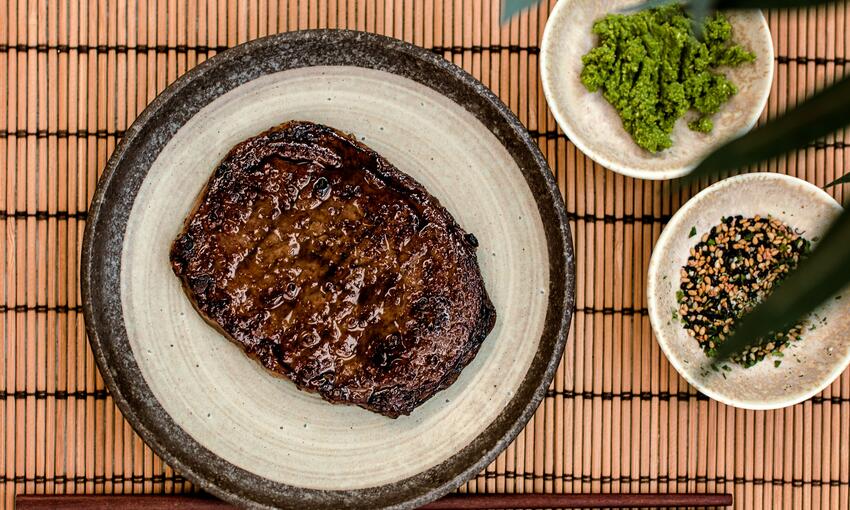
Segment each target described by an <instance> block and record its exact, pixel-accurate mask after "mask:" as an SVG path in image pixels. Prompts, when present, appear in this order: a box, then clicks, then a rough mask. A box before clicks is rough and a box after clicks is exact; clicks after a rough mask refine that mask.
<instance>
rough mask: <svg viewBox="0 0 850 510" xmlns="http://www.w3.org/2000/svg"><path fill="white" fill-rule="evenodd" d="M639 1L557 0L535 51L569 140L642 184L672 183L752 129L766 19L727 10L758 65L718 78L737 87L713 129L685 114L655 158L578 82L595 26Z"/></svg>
mask: <svg viewBox="0 0 850 510" xmlns="http://www.w3.org/2000/svg"><path fill="white" fill-rule="evenodd" d="M638 3H640V2H639V1H638V0H560V1H559V2H558V3H557V4H556V5H555V8H554V9H552V13H551V14H550V15H549V21H547V22H546V29H545V31H544V33H543V41H542V43H541V45H540V77H541V81H542V82H543V92H544V94H545V95H546V101H547V102H548V103H549V108H550V109H551V110H552V114H553V115H554V116H555V120H556V121H557V122H558V125H559V126H560V127H561V129H563V130H564V133H566V135H567V136H568V137H569V139H570V140H571V141H572V142H573V143H575V144H576V147H578V148H579V149H580V150H581V151H582V152H584V153H585V154H587V155H588V156H589V157H590V158H591V159H593V160H594V161H596V162H597V163H599V164H600V165H603V166H605V167H606V168H609V169H611V170H613V171H615V172H618V173H621V174H623V175H628V176H630V177H636V178H639V179H672V178H674V177H680V176H682V175H684V174H686V173H688V171H690V170H691V169H693V168H694V166H696V164H697V163H698V162H699V161H700V160H701V159H702V158H704V157H705V156H706V155H707V154H708V153H709V152H711V150H712V149H715V148H716V147H717V146H718V145H720V144H722V143H723V142H726V141H728V140H729V139H730V138H734V137H735V136H739V135H742V134H744V133H746V132H747V131H749V130H750V129H752V127H753V126H754V125H755V123H756V121H757V120H758V118H759V115H761V112H762V110H763V109H764V105H765V104H767V96H768V94H769V93H770V86H771V83H772V82H773V64H774V63H773V41H772V40H771V37H770V29H769V28H768V25H767V20H765V18H764V15H763V14H762V13H761V11H757V10H751V11H747V10H740V11H729V12H724V14H725V15H726V16H727V18H728V19H729V22H730V23H731V24H732V38H733V40H734V41H735V42H737V43H739V44H740V45H742V46H743V47H744V48H746V49H748V50H750V51H751V52H753V53H754V54H755V55H756V61H755V62H753V63H751V64H743V65H741V66H739V67H735V68H731V69H722V71H723V72H725V73H726V75H727V76H728V77H729V79H730V80H732V82H733V83H735V85H736V86H737V87H738V93H737V94H736V95H735V96H733V97H732V98H731V99H730V100H729V101H728V102H727V103H726V104H724V105H723V106H722V107H721V109H720V111H719V112H717V114H715V115H714V116H713V117H712V119H713V120H714V130H713V131H712V132H711V133H709V134H705V133H697V132H696V131H691V130H690V129H689V128H688V125H687V124H688V122H687V119H689V118H691V117H690V115H694V112H689V113H688V114H687V115H685V117H684V118H682V119H679V121H678V122H677V123H676V126H675V127H674V128H673V132H672V133H671V135H670V136H671V137H672V139H673V146H672V147H670V148H669V149H666V150H663V151H659V152H657V153H655V154H653V153H651V152H649V151H647V150H644V149H643V148H641V147H639V146H638V145H637V144H636V143H635V142H634V140H632V137H631V135H629V134H628V133H627V132H626V130H625V129H623V123H622V121H621V120H620V116H619V114H618V113H617V111H616V110H615V109H614V107H613V106H611V105H610V104H609V103H608V102H607V101H606V100H605V98H604V97H602V93H601V92H598V91H597V92H589V91H588V90H587V89H586V88H585V86H584V84H582V82H581V78H580V75H581V70H582V63H581V57H582V56H583V55H585V54H586V53H587V52H588V51H590V50H591V49H593V48H594V47H595V46H596V45H597V42H598V41H597V36H596V35H595V34H594V33H593V32H592V29H593V23H594V22H595V21H596V20H598V19H600V18H604V17H605V16H606V15H608V14H611V13H615V12H618V11H621V10H623V9H626V8H628V7H633V6H635V5H636V4H638Z"/></svg>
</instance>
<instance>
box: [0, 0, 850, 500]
mask: <svg viewBox="0 0 850 510" xmlns="http://www.w3.org/2000/svg"><path fill="white" fill-rule="evenodd" d="M554 1H555V0H549V1H548V3H547V4H544V5H543V6H542V7H541V8H539V9H538V8H535V9H532V10H531V11H528V12H526V13H523V14H522V15H520V16H518V17H515V18H514V19H513V20H511V22H510V23H508V24H506V25H500V24H499V8H498V3H497V2H496V1H492V2H491V1H490V0H447V1H438V0H433V1H432V0H396V1H393V0H381V1H378V0H362V1H354V0H351V1H346V0H293V1H290V2H287V1H285V0H282V1H280V2H275V1H267V0H229V1H228V0H185V1H178V0H136V1H130V2H124V1H121V0H115V1H112V0H67V1H52V0H51V1H48V0H4V1H3V2H2V3H0V225H2V228H3V232H4V235H2V236H0V253H2V267H3V270H2V282H0V309H1V310H2V320H0V336H2V338H3V339H4V342H3V347H2V349H3V364H2V368H0V477H2V483H0V501H2V502H3V503H2V504H4V505H5V507H9V508H11V505H12V501H13V499H14V495H15V493H30V494H41V493H46V494H51V493H76V494H81V493H182V492H191V491H193V490H194V489H193V487H192V486H191V484H189V483H188V482H187V481H186V480H184V479H183V478H182V477H181V476H180V475H179V474H178V473H175V472H174V471H173V470H172V469H170V468H169V467H168V466H166V465H165V464H164V463H163V462H162V461H161V460H160V459H159V458H158V457H157V456H156V455H154V454H153V452H152V451H151V450H150V449H149V448H148V447H146V446H145V445H144V444H143V443H142V442H141V440H140V439H139V438H138V437H137V436H136V435H135V434H134V433H133V431H132V429H131V428H130V427H129V425H128V424H127V423H126V422H125V421H124V420H123V419H122V417H121V414H120V412H118V410H117V409H116V408H115V405H114V404H113V402H112V400H111V398H110V396H109V394H108V392H107V391H106V390H105V387H104V384H103V381H102V380H101V378H100V376H99V375H98V373H97V369H96V367H95V364H94V360H93V358H92V354H91V351H90V349H89V347H88V343H87V341H86V338H85V332H84V327H83V319H82V315H81V310H80V296H79V286H78V276H77V275H78V259H79V246H80V242H81V239H82V233H83V229H84V227H85V221H86V208H87V204H88V202H89V199H90V198H91V196H92V194H93V192H94V187H95V183H96V180H97V177H98V175H99V173H100V172H101V171H102V169H103V168H104V166H105V164H106V161H107V159H108V157H109V154H110V153H111V152H112V150H113V149H114V147H115V144H116V143H117V142H118V141H119V140H120V138H121V136H122V134H123V132H124V130H125V129H126V128H127V127H128V126H129V125H130V123H131V122H132V121H133V119H134V118H135V117H136V116H137V115H138V113H139V112H140V111H141V110H142V109H143V108H144V106H145V105H146V104H147V103H148V102H150V101H151V100H152V99H153V98H154V97H155V96H156V94H157V93H158V92H160V91H161V90H163V88H164V87H165V86H167V85H168V83H170V82H172V81H173V80H174V79H176V78H177V77H178V76H179V75H180V74H182V73H183V72H185V71H186V70H187V69H189V68H191V67H193V66H195V65H197V64H198V63H200V62H202V61H203V60H205V59H207V58H209V57H210V56H212V55H214V54H215V53H217V52H219V51H222V50H223V49H225V48H227V47H230V46H233V45H236V44H239V43H241V42H244V41H247V40H249V39H252V38H255V37H260V36H263V35H267V34H271V33H276V32H280V31H286V30H297V29H303V28H320V27H331V28H337V27H338V28H350V29H357V30H368V31H374V32H379V33H383V34H386V35H390V36H393V37H397V38H400V39H404V40H407V41H410V42H413V43H414V44H417V45H421V46H424V47H426V48H430V49H432V50H433V51H434V52H436V53H438V54H440V55H443V56H445V57H446V58H447V59H450V60H451V61H452V62H454V63H456V64H458V65H460V66H462V67H463V68H464V69H466V70H467V71H469V72H471V73H472V74H473V75H474V76H476V77H477V78H479V79H480V80H481V81H482V82H483V83H484V84H485V85H487V86H488V87H490V88H491V89H493V90H494V91H495V92H496V93H497V94H498V95H499V96H500V97H501V98H502V99H503V100H504V101H505V102H506V103H507V104H508V105H509V106H510V107H511V108H512V109H513V110H514V111H515V112H516V114H517V115H518V116H519V118H520V120H522V122H523V123H524V124H525V125H526V126H527V127H528V129H529V130H530V131H531V133H532V134H533V135H534V136H535V137H536V138H537V139H538V140H539V142H540V146H541V148H542V149H543V151H544V153H545V154H546V156H547V158H548V159H549V163H550V165H551V167H552V170H553V171H554V172H555V175H556V177H557V180H558V182H559V184H560V186H561V189H562V190H563V193H564V197H565V200H566V204H567V210H568V212H569V215H570V223H571V227H572V228H573V234H574V240H575V245H576V254H577V270H578V278H577V284H578V293H577V295H578V297H577V313H576V315H575V321H574V324H573V330H572V334H571V337H570V341H569V344H568V347H567V351H566V353H565V356H564V362H563V364H562V366H561V368H560V369H559V370H558V373H557V376H556V378H555V381H554V382H553V384H552V387H551V389H550V392H549V395H548V396H547V398H546V399H545V401H544V403H543V404H542V405H541V406H540V409H539V410H538V412H537V414H536V416H535V417H534V419H533V420H532V421H531V422H530V423H529V425H528V427H527V428H526V429H525V431H524V432H522V433H521V434H520V436H519V437H518V438H517V440H516V441H515V442H514V444H513V445H511V446H510V447H509V448H508V449H507V450H506V451H505V452H504V453H503V454H502V455H500V456H499V458H498V459H497V460H496V461H495V462H494V463H493V464H492V465H491V466H489V467H488V468H487V469H486V470H485V471H484V472H482V473H481V474H479V475H478V476H477V477H476V478H475V479H473V480H472V481H470V482H469V483H468V484H467V485H466V486H465V487H463V488H462V489H461V490H462V491H466V492H532V491H534V492H618V491H622V492H626V491H632V492H636V491H671V492H672V491H711V492H715V491H716V492H725V491H728V492H732V493H733V494H734V496H735V501H736V505H735V507H736V508H744V509H756V508H787V509H791V508H794V509H798V508H802V509H820V508H830V509H846V508H850V373H847V372H845V373H844V374H843V375H842V376H841V378H840V379H839V380H838V381H836V382H835V383H834V384H833V385H832V386H830V387H829V388H828V389H826V390H825V391H824V392H823V393H822V394H820V395H818V396H817V397H815V398H813V399H811V400H809V401H807V402H805V403H803V404H800V405H797V406H794V407H792V408H789V409H785V410H781V411H772V412H751V411H742V410H736V409H733V408H729V407H726V406H723V405H720V404H717V403H715V402H712V401H709V400H707V399H706V398H704V397H703V396H701V395H698V394H697V393H696V392H695V391H694V390H693V389H692V388H690V387H689V386H688V385H687V384H686V383H685V381H684V380H683V379H682V378H680V377H679V376H678V375H677V374H676V372H675V371H674V370H673V369H672V368H671V367H670V365H669V364H668V363H667V361H666V360H665V358H664V356H663V355H662V354H661V352H660V350H659V348H658V346H657V345H656V343H655V341H654V339H653V338H652V334H651V331H650V326H649V319H648V317H647V314H646V302H645V297H644V288H645V283H646V282H645V280H646V268H647V265H648V263H649V255H650V252H651V250H652V246H653V244H654V242H655V240H656V239H657V237H658V235H659V233H660V231H661V228H662V227H663V225H664V223H665V221H667V220H668V219H669V217H670V215H671V214H672V213H673V212H675V210H676V209H677V208H678V207H679V206H680V205H681V204H682V203H683V202H684V201H685V200H687V198H688V197H689V196H691V195H692V194H693V193H694V192H695V191H697V190H698V189H700V188H701V187H704V185H705V184H707V183H701V185H700V186H696V185H694V186H691V187H690V188H689V189H685V190H679V191H676V192H673V193H671V192H670V184H669V183H653V182H644V181H635V180H632V179H628V178H624V177H621V176H619V175H616V174H614V173H611V172H610V171H607V170H605V169H604V168H602V167H600V166H598V165H596V164H594V163H593V162H592V161H590V160H589V159H587V158H586V157H585V156H583V155H582V154H581V152H579V151H577V150H576V149H575V147H574V146H573V145H572V144H571V143H570V142H569V140H567V139H566V137H565V136H564V135H563V133H561V132H560V131H559V130H558V129H557V126H556V124H555V122H554V119H553V118H552V117H551V115H550V114H549V113H548V110H547V107H546V102H545V99H544V97H543V93H542V89H541V85H540V80H539V73H538V57H539V42H540V38H541V36H542V32H543V27H544V26H545V23H546V16H547V13H548V11H549V9H550V8H551V6H552V5H554ZM768 19H769V22H770V26H771V30H772V32H773V37H774V43H775V46H776V54H777V61H776V75H775V82H774V86H773V91H772V94H771V97H770V101H769V104H768V107H767V109H766V111H765V112H764V114H763V116H762V121H764V120H765V119H767V118H769V117H773V116H775V115H777V114H778V113H779V112H781V111H782V110H783V109H785V108H786V107H788V106H793V105H795V104H797V103H798V102H799V101H801V100H802V99H803V98H804V97H805V96H806V95H807V94H808V93H810V92H811V91H813V90H815V89H816V88H818V87H822V86H823V85H824V84H826V83H829V82H830V81H832V80H834V79H835V78H836V77H840V76H842V75H844V74H845V73H846V72H847V70H848V61H847V58H848V51H850V32H848V31H847V28H848V25H850V9H848V6H847V4H846V3H845V2H836V3H832V4H828V5H825V6H821V7H817V8H812V9H809V10H799V11H798V10H791V11H782V12H769V13H768ZM847 143H848V137H847V132H846V131H845V132H842V133H839V134H838V135H837V136H833V137H829V138H828V139H826V140H825V141H823V142H820V143H818V144H815V145H813V146H811V147H809V148H807V149H806V150H803V151H800V152H798V153H795V154H792V155H789V156H788V157H785V158H781V159H779V160H777V161H773V162H770V163H768V164H764V165H762V166H761V167H760V169H761V170H767V171H772V172H779V173H786V174H791V175H797V176H799V177H803V178H805V179H807V180H809V181H811V182H814V183H816V184H819V185H822V184H824V183H826V182H828V181H830V180H831V179H832V178H833V177H834V176H837V175H841V174H843V173H844V172H845V171H847V170H848V169H850V150H848V149H847ZM830 191H831V192H833V193H836V198H838V199H839V200H841V199H843V198H844V197H843V190H841V189H837V190H836V189H833V190H830Z"/></svg>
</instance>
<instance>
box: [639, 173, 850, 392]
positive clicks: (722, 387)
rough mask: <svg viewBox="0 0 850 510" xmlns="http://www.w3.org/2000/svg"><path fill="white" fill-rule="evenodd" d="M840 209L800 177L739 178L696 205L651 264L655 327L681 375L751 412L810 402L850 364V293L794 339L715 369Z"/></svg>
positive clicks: (677, 221)
mask: <svg viewBox="0 0 850 510" xmlns="http://www.w3.org/2000/svg"><path fill="white" fill-rule="evenodd" d="M840 212H841V206H840V205H839V204H838V203H837V202H836V201H835V200H834V199H833V198H832V197H831V196H830V195H829V194H827V193H826V192H824V191H823V190H821V189H820V188H818V187H817V186H814V185H813V184H810V183H808V182H806V181H803V180H801V179H797V178H794V177H789V176H786V175H780V174H769V173H755V174H746V175H739V176H735V177H731V178H728V179H725V180H723V181H720V182H718V183H716V184H714V185H712V186H710V187H708V188H707V189H705V190H703V191H702V192H700V193H699V194H697V195H696V196H694V197H693V198H692V199H691V200H690V201H688V202H687V203H686V204H685V205H684V206H683V207H682V208H681V209H679V211H678V212H677V213H676V214H675V215H674V216H673V218H672V219H671V220H670V223H668V224H667V226H666V227H665V228H664V231H663V232H662V233H661V236H660V238H659V240H658V243H657V244H656V246H655V249H654V250H653V253H652V257H651V260H650V263H649V275H648V280H647V281H648V284H647V301H648V308H649V316H650V321H651V323H652V329H653V332H654V333H655V336H656V338H657V340H658V343H659V346H660V347H661V350H662V351H663V352H664V354H665V355H666V356H667V359H668V360H669V361H670V363H671V364H672V365H673V367H674V368H675V369H676V370H677V371H678V372H679V373H680V374H681V375H682V377H684V378H685V379H686V380H687V381H688V382H689V383H690V384H691V385H693V386H694V387H695V388H696V389H697V390H699V391H700V392H702V393H703V394H705V395H707V396H709V397H711V398H713V399H715V400H718V401H720V402H722V403H725V404H728V405H732V406H735V407H741V408H746V409H778V408H782V407H786V406H789V405H793V404H796V403H798V402H801V401H803V400H806V399H808V398H810V397H812V396H814V395H815V394H817V393H819V392H820V391H822V390H823V389H824V388H826V387H827V386H828V385H829V384H830V383H832V382H833V381H834V380H835V379H836V378H837V377H838V376H839V375H840V374H841V372H843V370H844V369H845V368H846V367H847V365H848V364H849V363H850V342H848V340H850V338H848V334H850V333H848V332H850V290H848V291H846V293H847V296H846V299H843V298H844V297H845V296H844V292H842V293H839V294H838V295H836V296H835V297H834V299H832V300H830V301H829V302H828V303H826V304H825V305H823V306H821V307H820V308H819V309H818V310H817V311H816V312H815V313H813V314H812V315H811V316H810V317H809V318H808V319H806V320H804V321H801V322H800V323H798V324H797V325H795V326H794V327H792V328H790V329H789V330H788V331H785V332H780V333H777V334H775V335H774V336H772V337H771V338H768V339H764V340H763V341H762V343H761V344H760V345H758V346H754V347H753V348H752V349H751V350H749V351H747V352H745V353H743V354H742V355H739V356H738V357H737V358H735V359H733V360H730V361H728V362H726V363H724V364H723V365H721V368H719V369H718V368H712V363H711V362H712V358H711V357H710V356H711V355H712V354H713V350H714V348H715V347H716V346H717V344H718V343H719V342H722V341H723V340H724V339H725V338H726V336H727V335H728V334H729V327H730V326H731V324H732V323H733V322H734V319H735V318H736V316H737V315H740V314H741V313H743V311H744V310H746V309H749V308H751V307H752V306H754V305H755V304H756V303H757V302H759V301H760V300H761V299H762V298H763V297H764V296H766V295H768V294H769V293H770V290H771V289H772V288H773V286H774V285H776V284H778V283H779V282H780V281H781V280H782V279H783V278H784V277H785V275H787V274H788V272H790V271H791V270H793V268H794V267H795V266H796V264H797V262H798V261H799V260H802V259H803V258H805V256H806V255H807V253H808V251H809V250H810V248H814V247H815V246H816V245H817V241H818V239H819V236H821V235H823V233H824V232H825V230H826V229H827V227H828V226H829V224H830V222H831V221H832V220H833V219H834V218H836V217H837V216H838V214H840Z"/></svg>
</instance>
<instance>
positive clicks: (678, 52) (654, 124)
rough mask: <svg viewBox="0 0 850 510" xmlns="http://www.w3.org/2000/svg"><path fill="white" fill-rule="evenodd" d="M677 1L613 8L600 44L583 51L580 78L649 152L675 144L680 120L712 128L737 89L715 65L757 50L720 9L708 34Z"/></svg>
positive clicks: (600, 29) (601, 26)
mask: <svg viewBox="0 0 850 510" xmlns="http://www.w3.org/2000/svg"><path fill="white" fill-rule="evenodd" d="M693 25H694V23H693V22H692V21H691V19H690V18H689V17H688V16H687V15H686V14H685V12H684V9H682V8H681V7H680V6H679V5H675V4H674V5H668V6H666V7H660V8H657V9H648V10H645V11H640V12H636V13H634V14H609V15H608V16H606V17H604V18H602V19H600V20H598V21H597V22H596V23H594V24H593V33H594V34H596V35H597V36H598V37H599V45H598V46H597V47H595V48H593V49H592V50H590V51H589V52H587V54H585V55H584V56H583V57H582V59H581V60H582V63H583V64H584V67H583V69H582V71H581V82H582V83H583V84H584V86H585V87H587V90H589V91H591V92H596V91H600V92H601V93H602V95H603V97H605V99H606V100H607V101H608V102H609V103H611V105H612V106H614V108H616V110H617V113H618V114H619V115H620V118H621V119H622V120H623V128H624V129H625V130H626V131H627V132H628V133H629V134H631V135H632V138H633V139H634V141H635V143H637V144H638V145H639V146H641V147H643V148H644V149H646V150H648V151H649V152H658V151H660V150H664V149H667V148H669V147H670V146H671V145H672V144H673V141H672V139H671V138H670V133H671V132H672V131H673V126H674V125H675V123H676V121H677V120H679V119H680V118H681V117H682V116H684V115H685V113H687V112H688V111H689V110H695V111H696V112H698V114H699V117H697V118H696V119H694V120H692V121H691V122H689V123H688V127H689V128H690V129H692V130H694V131H699V132H702V133H710V132H711V130H712V128H713V127H714V124H713V123H712V121H711V116H712V115H714V114H715V113H717V112H718V111H719V110H720V108H721V107H722V106H723V105H724V104H725V103H726V102H727V101H729V99H730V98H731V97H732V96H733V95H735V94H737V93H738V88H737V87H736V86H735V84H734V83H733V82H732V81H731V80H729V78H727V77H726V75H725V74H724V73H722V72H720V71H718V69H717V68H719V67H720V66H732V67H734V66H738V65H741V64H743V63H745V62H752V61H754V60H755V59H756V56H755V54H753V53H751V52H749V51H747V50H746V49H744V48H743V47H741V46H739V45H737V44H734V43H732V41H731V40H732V25H731V24H729V21H728V20H727V19H726V16H724V15H723V14H721V13H716V14H715V15H714V16H712V17H711V18H710V19H708V20H706V21H705V22H704V26H703V39H702V40H699V39H697V37H696V35H695V34H694V27H693Z"/></svg>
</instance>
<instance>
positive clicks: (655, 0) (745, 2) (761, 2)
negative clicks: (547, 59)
mask: <svg viewBox="0 0 850 510" xmlns="http://www.w3.org/2000/svg"><path fill="white" fill-rule="evenodd" d="M675 1H676V0H646V1H645V2H641V3H639V4H637V5H632V6H630V7H627V8H625V9H623V10H622V11H621V12H635V11H640V10H643V9H652V8H654V7H661V6H662V5H667V4H671V3H674V2H675ZM830 1H831V0H690V1H685V2H682V4H683V5H685V6H687V7H688V8H689V9H690V10H691V12H692V13H700V12H702V13H707V12H711V11H712V10H715V9H771V8H788V7H808V6H810V5H819V4H825V3H827V2H830ZM694 19H697V16H694Z"/></svg>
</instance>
